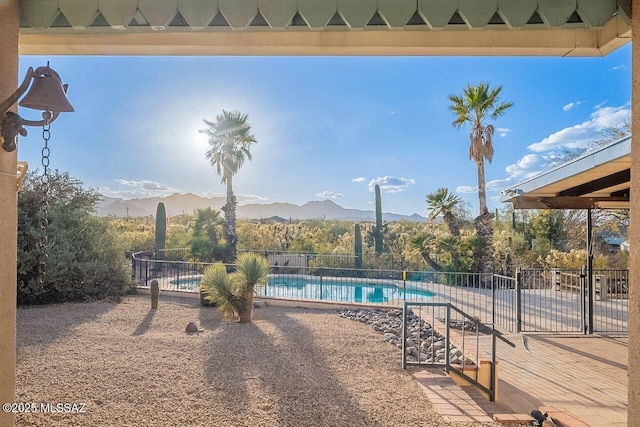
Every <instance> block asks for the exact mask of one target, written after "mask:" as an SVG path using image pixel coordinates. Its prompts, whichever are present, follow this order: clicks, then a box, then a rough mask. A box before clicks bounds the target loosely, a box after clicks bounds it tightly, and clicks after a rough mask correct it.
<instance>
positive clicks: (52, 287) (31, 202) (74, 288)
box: [17, 171, 132, 304]
mask: <svg viewBox="0 0 640 427" xmlns="http://www.w3.org/2000/svg"><path fill="white" fill-rule="evenodd" d="M50 175H51V179H50V190H49V209H48V212H49V214H48V217H49V226H48V227H47V234H48V247H47V259H48V261H47V266H46V276H45V277H46V280H45V281H44V283H40V281H39V280H38V256H39V253H40V252H39V250H38V249H37V243H38V241H39V233H40V224H39V218H40V209H41V197H42V192H41V188H40V178H39V177H38V176H37V175H36V174H35V173H29V174H27V176H26V177H25V180H24V183H23V188H22V191H21V192H20V194H19V198H18V283H17V287H18V303H19V304H44V303H52V302H62V301H78V300H91V299H101V298H106V297H111V298H115V297H118V296H120V295H122V294H124V293H126V292H127V291H128V290H129V289H130V288H131V285H132V280H131V269H130V265H129V263H128V262H127V260H126V258H125V250H126V249H128V248H125V246H124V245H123V243H122V241H121V240H120V238H119V236H118V233H117V231H116V229H115V227H114V226H113V224H112V223H111V221H110V220H109V219H107V218H98V217H96V216H95V215H94V212H95V206H96V203H97V200H98V197H99V196H98V194H97V193H96V192H95V191H94V190H91V189H89V190H87V189H84V188H82V183H81V182H80V181H79V180H77V179H74V178H72V177H71V176H70V175H69V174H68V173H60V172H58V171H53V172H51V173H50Z"/></svg>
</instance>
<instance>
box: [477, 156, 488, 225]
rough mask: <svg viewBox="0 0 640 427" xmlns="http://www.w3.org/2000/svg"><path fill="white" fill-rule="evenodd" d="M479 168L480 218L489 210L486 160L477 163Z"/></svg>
mask: <svg viewBox="0 0 640 427" xmlns="http://www.w3.org/2000/svg"><path fill="white" fill-rule="evenodd" d="M476 166H477V167H478V199H479V200H480V216H482V215H484V214H485V213H486V212H487V211H488V209H487V190H486V184H485V177H484V159H482V160H480V161H476Z"/></svg>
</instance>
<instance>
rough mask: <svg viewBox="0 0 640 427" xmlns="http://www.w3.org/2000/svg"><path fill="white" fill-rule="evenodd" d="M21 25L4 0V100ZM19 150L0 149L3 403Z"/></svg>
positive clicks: (11, 330) (0, 419)
mask: <svg viewBox="0 0 640 427" xmlns="http://www.w3.org/2000/svg"><path fill="white" fill-rule="evenodd" d="M19 27H20V13H19V10H18V0H5V1H0V76H1V77H0V101H2V100H4V99H6V98H7V97H8V96H9V95H11V94H12V93H13V92H14V91H15V90H16V88H17V87H18V31H19ZM14 111H16V110H14ZM17 152H18V150H16V151H13V152H7V151H5V150H3V149H1V148H0V403H3V404H4V403H11V402H14V399H15V387H16V281H17V269H16V265H17V251H18V207H17V206H18V205H17V203H18V189H17V181H16V173H17V167H18V166H17ZM14 422H15V417H14V414H12V413H5V412H4V411H0V425H3V426H8V425H13V424H14Z"/></svg>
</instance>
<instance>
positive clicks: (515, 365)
mask: <svg viewBox="0 0 640 427" xmlns="http://www.w3.org/2000/svg"><path fill="white" fill-rule="evenodd" d="M505 338H507V339H509V340H510V341H512V342H513V343H515V344H516V347H515V348H511V347H510V346H508V345H507V344H505V343H502V342H500V341H498V349H497V358H498V371H499V372H498V377H499V384H498V401H497V402H495V403H492V402H488V401H487V400H486V399H485V398H483V397H482V395H481V394H480V393H479V392H478V391H477V390H475V389H474V388H472V387H459V386H457V385H455V384H453V381H452V380H451V379H450V378H449V377H447V376H445V375H444V374H443V373H442V369H439V370H437V369H424V370H420V371H419V372H416V373H415V374H414V377H415V378H416V380H417V381H418V382H419V383H420V384H421V385H422V386H423V387H424V389H425V392H426V393H427V394H428V395H429V398H430V399H431V401H432V403H433V404H434V407H435V408H436V410H438V411H439V412H440V413H441V414H442V415H443V416H445V418H447V419H448V420H450V421H458V422H465V421H466V422H471V421H487V420H488V418H493V416H494V414H512V415H513V414H523V415H527V414H530V413H531V410H533V409H538V408H542V409H543V410H546V411H548V412H549V413H550V414H552V415H555V414H557V419H558V420H559V421H562V424H563V425H567V426H571V427H584V426H590V427H614V426H615V427H619V426H627V367H628V362H627V361H628V356H627V346H628V338H627V337H626V336H623V337H620V336H615V337H614V336H559V335H542V334H538V335H533V334H525V335H522V336H521V335H515V334H514V335H508V336H505ZM488 344H489V340H487V341H486V342H481V344H480V345H481V347H485V346H486V348H487V349H488ZM516 419H517V417H516V418H515V419H514V421H515V420H516ZM523 420H526V418H524V419H523ZM629 427H632V426H629Z"/></svg>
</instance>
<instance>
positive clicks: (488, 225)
mask: <svg viewBox="0 0 640 427" xmlns="http://www.w3.org/2000/svg"><path fill="white" fill-rule="evenodd" d="M501 91H502V86H498V87H497V88H491V87H490V86H489V84H488V83H480V84H478V85H477V86H472V85H467V88H466V89H465V90H464V91H463V93H462V94H461V95H449V101H451V105H450V106H449V109H450V110H451V111H452V112H453V113H454V114H455V120H454V121H453V123H452V124H453V127H455V128H458V129H459V128H460V127H462V126H463V125H465V124H467V123H468V124H470V125H471V133H470V134H469V139H470V140H471V145H470V146H469V158H470V159H471V160H473V161H474V162H475V164H476V167H477V169H478V198H479V199H480V214H479V215H478V217H477V218H476V219H475V221H474V225H475V227H476V231H477V235H478V238H479V239H480V241H481V243H482V245H481V246H484V250H482V249H480V253H479V254H477V259H478V260H479V269H478V270H479V272H481V273H490V272H492V271H493V246H492V245H493V228H492V221H491V220H492V219H493V214H492V213H491V212H489V210H488V209H487V192H486V189H485V173H484V161H485V160H488V161H489V163H491V160H492V159H493V132H494V131H495V128H494V127H493V125H491V124H488V123H487V122H486V121H487V120H495V119H497V118H498V117H500V116H502V115H503V114H504V112H505V111H506V110H507V109H508V108H510V107H511V106H512V105H513V103H512V102H504V101H500V99H499V97H500V92H501Z"/></svg>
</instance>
